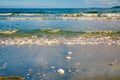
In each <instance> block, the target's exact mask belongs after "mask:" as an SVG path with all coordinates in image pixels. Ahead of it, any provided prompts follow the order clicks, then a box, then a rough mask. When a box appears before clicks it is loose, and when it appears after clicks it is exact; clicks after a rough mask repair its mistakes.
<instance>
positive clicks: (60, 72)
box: [57, 69, 65, 75]
mask: <svg viewBox="0 0 120 80" xmlns="http://www.w3.org/2000/svg"><path fill="white" fill-rule="evenodd" d="M57 72H58V73H59V74H60V75H63V74H64V73H65V71H64V70H63V69H58V70H57Z"/></svg>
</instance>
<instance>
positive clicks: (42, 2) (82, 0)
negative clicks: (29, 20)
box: [0, 0, 120, 8]
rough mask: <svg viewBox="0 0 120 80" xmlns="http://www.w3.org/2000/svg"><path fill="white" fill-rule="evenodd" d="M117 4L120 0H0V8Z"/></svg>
mask: <svg viewBox="0 0 120 80" xmlns="http://www.w3.org/2000/svg"><path fill="white" fill-rule="evenodd" d="M119 5H120V0H0V8H9V7H12V8H88V7H112V6H119Z"/></svg>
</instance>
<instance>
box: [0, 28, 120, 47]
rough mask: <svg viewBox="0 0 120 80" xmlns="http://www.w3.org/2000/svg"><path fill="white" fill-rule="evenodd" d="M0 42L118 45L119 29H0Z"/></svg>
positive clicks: (17, 43)
mask: <svg viewBox="0 0 120 80" xmlns="http://www.w3.org/2000/svg"><path fill="white" fill-rule="evenodd" d="M0 44H5V45H26V44H27V45H53V44H67V45H74V44H80V45H86V44H92V45H95V44H105V45H120V31H96V32H95V31H93V32H82V31H70V30H59V29H57V30H52V29H35V30H29V29H21V30H4V31H0Z"/></svg>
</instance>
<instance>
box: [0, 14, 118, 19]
mask: <svg viewBox="0 0 120 80" xmlns="http://www.w3.org/2000/svg"><path fill="white" fill-rule="evenodd" d="M0 19H2V20H72V19H73V20H109V19H113V20H117V19H120V14H119V13H106V14H100V13H77V14H38V13H37V14H36V13H34V14H33V13H19V14H18V13H17V14H13V13H0Z"/></svg>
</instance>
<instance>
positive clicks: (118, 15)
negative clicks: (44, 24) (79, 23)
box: [0, 12, 120, 17]
mask: <svg viewBox="0 0 120 80" xmlns="http://www.w3.org/2000/svg"><path fill="white" fill-rule="evenodd" d="M0 16H1V17H2V16H16V17H20V16H33V17H34V16H48V17H49V16H55V17H57V16H59V17H62V16H64V17H120V13H99V12H88V13H74V14H49V13H14V12H13V13H0Z"/></svg>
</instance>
